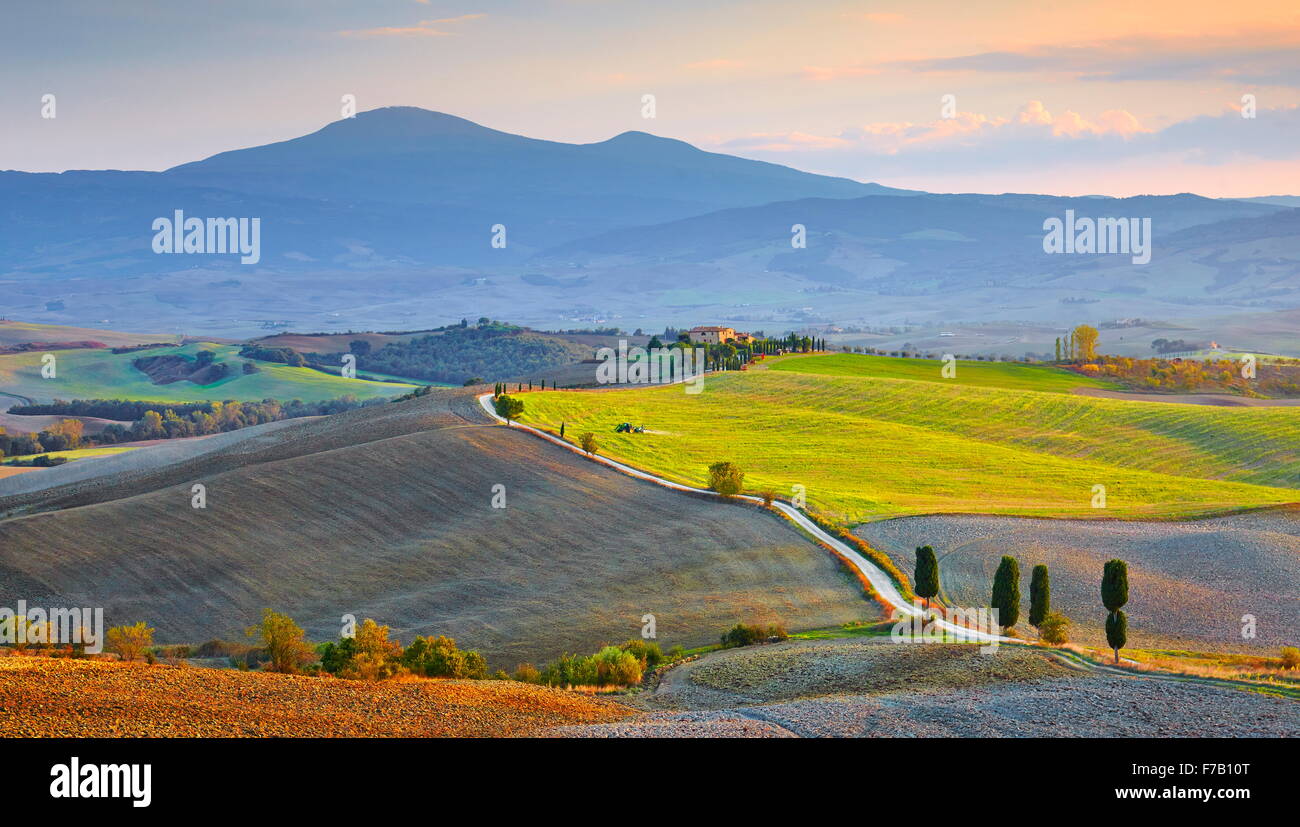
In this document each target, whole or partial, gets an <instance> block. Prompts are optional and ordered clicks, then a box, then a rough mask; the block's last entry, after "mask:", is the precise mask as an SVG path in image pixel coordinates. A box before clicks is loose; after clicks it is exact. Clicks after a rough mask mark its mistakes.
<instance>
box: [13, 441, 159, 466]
mask: <svg viewBox="0 0 1300 827" xmlns="http://www.w3.org/2000/svg"><path fill="white" fill-rule="evenodd" d="M135 449H136V446H134V445H102V446H99V447H97V448H74V449H73V450H71V451H42V452H40V453H39V454H26V455H24V456H21V457H5V459H4V461H5V462H10V461H12V460H29V459H35V458H36V457H43V456H50V457H63V458H64V459H66V460H68V461H69V462H71V461H72V460H78V459H88V458H89V457H107V456H112V455H113V454H121V453H125V452H126V451H134V450H135Z"/></svg>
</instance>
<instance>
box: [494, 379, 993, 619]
mask: <svg viewBox="0 0 1300 827" xmlns="http://www.w3.org/2000/svg"><path fill="white" fill-rule="evenodd" d="M478 401H479V404H480V405H481V406H482V407H483V410H484V411H485V412H487V414H488V416H490V417H492V418H493V419H495V420H496V421H497V422H500V423H502V424H505V425H507V426H509V427H511V428H515V429H517V430H521V431H527V432H528V433H530V434H533V435H534V436H538V437H541V438H542V439H544V440H546V441H548V442H551V443H554V444H555V445H559V446H561V447H562V448H567V449H568V450H570V451H573V452H574V453H576V454H581V455H582V456H584V457H587V458H588V459H590V460H591V461H593V462H599V463H601V464H602V465H607V466H609V467H610V468H613V469H615V470H617V471H621V472H622V473H624V474H628V475H629V476H633V477H636V478H638V479H643V480H647V481H649V482H653V483H655V484H656V485H662V486H664V487H665V488H671V489H674V490H676V491H686V492H690V493H692V494H705V495H708V496H711V497H719V496H721V495H720V494H718V492H716V491H710V490H709V489H707V488H695V487H693V486H689V485H683V484H681V483H678V482H673V481H671V480H666V479H664V478H663V477H658V476H655V475H654V474H650V473H648V472H646V471H642V470H640V469H639V468H633V467H632V466H630V465H624V464H623V463H621V462H618V461H617V460H612V459H608V458H606V457H602V456H599V455H595V454H593V455H588V454H587V452H586V451H583V450H582V449H581V448H580V447H578V446H577V445H574V444H572V443H570V442H566V441H564V440H562V439H560V438H559V437H556V436H553V435H551V434H548V433H546V432H545V431H542V430H539V429H537V428H532V427H529V426H527V425H521V424H519V423H518V422H507V421H506V420H505V418H504V417H502V416H500V415H498V414H497V412H496V410H495V409H494V408H493V406H492V394H490V393H485V394H482V395H480V396H479V398H478ZM734 499H737V500H744V501H746V502H751V503H756V504H758V503H762V502H763V501H762V499H760V498H759V497H753V496H750V495H748V494H738V495H736V497H735V498H734ZM772 507H773V508H775V509H776V510H778V511H780V512H781V513H782V514H784V515H785V516H786V517H788V518H789V519H790V520H791V522H793V523H794V524H795V525H797V526H799V527H800V528H802V529H803V530H804V531H806V532H808V533H809V534H811V535H812V536H813V537H815V538H816V539H817V541H818V542H821V543H825V544H826V545H827V546H830V547H831V548H832V549H834V550H835V551H836V553H838V554H840V555H841V556H842V557H843V558H844V559H845V560H847V561H848V562H849V564H850V565H852V566H853V567H854V568H855V569H857V570H858V572H859V573H860V574H861V575H862V576H863V577H865V578H866V579H867V582H868V583H870V584H871V588H872V589H874V590H875V592H876V594H877V595H879V597H880V599H881V600H882V601H884V602H885V603H886V604H888V605H889V606H890V607H891V608H893V609H895V610H896V611H897V612H898V613H899V614H900V615H905V616H907V617H916V616H918V615H921V614H923V613H924V612H923V610H922V609H919V608H918V607H916V606H915V605H913V604H912V603H910V602H909V601H907V600H906V599H905V598H904V597H903V595H902V594H900V593H899V591H898V588H897V587H896V586H895V585H894V581H892V580H890V579H889V575H887V574H885V572H884V571H882V570H881V569H879V568H878V567H877V566H876V565H875V564H874V563H872V562H871V561H870V560H868V559H867V558H865V557H863V556H862V555H861V554H859V553H858V551H857V550H856V549H854V548H852V547H850V546H848V545H847V544H845V543H844V542H842V541H841V540H839V539H837V538H835V537H833V536H832V535H830V534H828V533H827V532H825V531H824V530H822V528H821V527H820V526H818V525H817V524H816V523H815V522H813V521H812V520H810V519H809V518H808V516H807V515H805V514H804V513H803V512H802V511H800V510H799V509H797V508H795V507H794V506H792V505H789V504H787V503H784V502H781V501H780V500H773V501H772ZM935 623H936V626H937V627H938V628H940V629H942V630H944V631H945V632H948V633H950V634H951V635H952V636H953V637H954V638H956V639H958V640H969V641H975V642H981V643H993V642H998V643H1003V642H1007V643H1013V642H1016V641H1015V639H1014V638H1010V637H1005V636H1003V635H991V634H988V633H987V632H979V631H976V630H974V629H969V628H967V627H965V626H959V625H957V624H955V623H951V622H949V621H947V620H936V621H935Z"/></svg>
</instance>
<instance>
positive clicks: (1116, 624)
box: [1101, 560, 1128, 663]
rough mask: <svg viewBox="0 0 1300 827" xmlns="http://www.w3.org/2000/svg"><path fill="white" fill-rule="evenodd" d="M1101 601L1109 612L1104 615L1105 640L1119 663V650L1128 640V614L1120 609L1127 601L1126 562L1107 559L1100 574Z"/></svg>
mask: <svg viewBox="0 0 1300 827" xmlns="http://www.w3.org/2000/svg"><path fill="white" fill-rule="evenodd" d="M1101 602H1102V605H1103V606H1105V607H1106V611H1108V612H1109V614H1108V615H1106V642H1107V643H1108V644H1110V648H1111V649H1112V650H1113V651H1114V652H1115V662H1116V663H1119V650H1120V649H1122V648H1123V647H1124V644H1125V643H1127V642H1128V616H1127V615H1125V614H1124V613H1123V612H1122V611H1120V609H1121V608H1122V607H1123V606H1124V604H1125V603H1127V602H1128V563H1125V562H1124V561H1123V560H1108V561H1107V562H1106V568H1105V569H1104V570H1103V571H1102V575H1101Z"/></svg>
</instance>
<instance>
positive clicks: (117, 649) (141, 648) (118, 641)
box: [104, 621, 154, 660]
mask: <svg viewBox="0 0 1300 827" xmlns="http://www.w3.org/2000/svg"><path fill="white" fill-rule="evenodd" d="M153 633H154V630H153V629H151V628H149V627H148V626H146V625H144V621H141V622H139V623H137V624H135V625H134V626H114V627H113V628H112V629H109V630H108V632H106V633H105V635H104V642H105V644H106V645H107V646H108V651H110V652H114V653H116V654H117V656H118V657H119V658H121V659H122V660H135V659H136V658H138V657H140V655H142V654H144V653H145V651H146V650H147V649H148V648H149V647H150V646H152V645H153Z"/></svg>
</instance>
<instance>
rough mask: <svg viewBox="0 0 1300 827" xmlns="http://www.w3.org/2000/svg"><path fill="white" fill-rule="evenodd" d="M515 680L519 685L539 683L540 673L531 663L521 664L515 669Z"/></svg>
mask: <svg viewBox="0 0 1300 827" xmlns="http://www.w3.org/2000/svg"><path fill="white" fill-rule="evenodd" d="M514 677H515V680H517V681H519V682H520V683H541V682H542V673H541V672H539V671H537V667H536V666H533V665H532V664H531V663H521V664H519V665H518V666H516V667H515V676H514Z"/></svg>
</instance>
